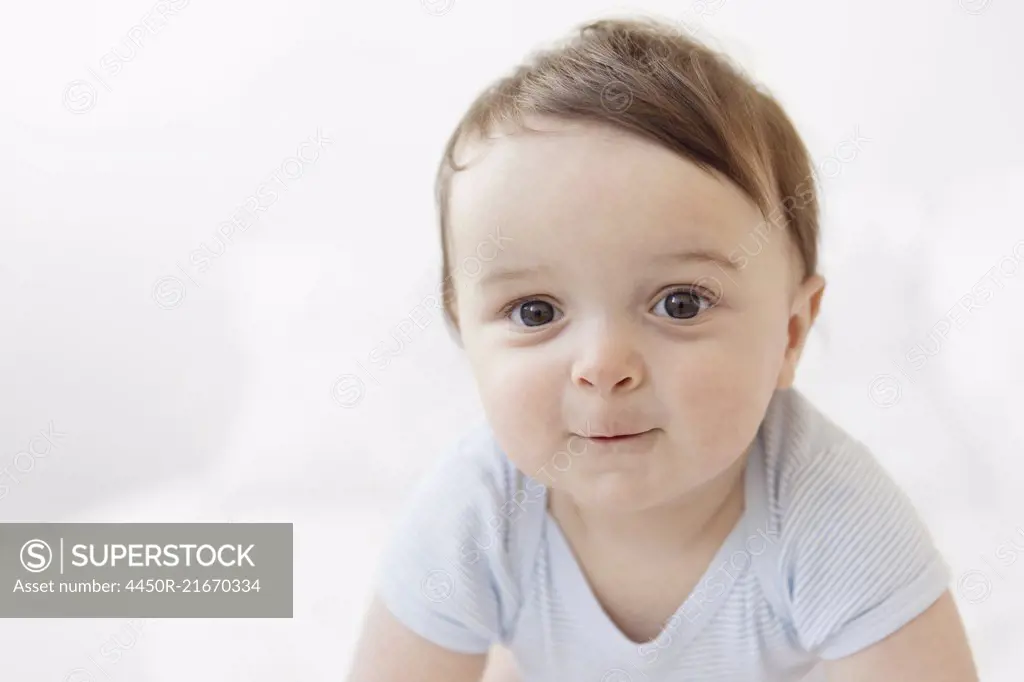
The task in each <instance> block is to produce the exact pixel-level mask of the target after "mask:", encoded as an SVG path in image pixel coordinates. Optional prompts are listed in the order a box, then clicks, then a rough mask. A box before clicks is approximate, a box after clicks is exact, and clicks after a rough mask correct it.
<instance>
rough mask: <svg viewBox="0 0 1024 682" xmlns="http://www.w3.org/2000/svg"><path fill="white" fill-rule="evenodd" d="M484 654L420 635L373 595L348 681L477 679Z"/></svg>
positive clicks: (462, 681)
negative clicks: (456, 649)
mask: <svg viewBox="0 0 1024 682" xmlns="http://www.w3.org/2000/svg"><path fill="white" fill-rule="evenodd" d="M487 658H488V657H487V655H486V654H460V653H455V652H453V651H449V650H448V649H444V648H442V647H439V646H437V645H436V644H433V643H431V642H429V641H427V640H425V639H423V638H422V637H420V636H419V635H417V634H416V633H414V632H412V631H411V630H409V629H408V628H406V627H405V626H404V625H402V624H401V623H400V622H399V621H398V620H397V619H396V618H395V617H394V616H392V615H391V612H390V611H388V609H387V607H385V606H384V604H383V603H382V602H381V601H380V600H376V599H375V600H374V601H373V603H372V604H371V606H370V610H369V612H368V613H367V615H366V620H365V623H364V626H363V633H362V636H361V638H360V641H359V644H358V646H357V647H356V652H355V658H354V661H353V665H352V671H351V673H350V675H349V677H348V680H347V682H479V680H480V679H481V675H482V674H483V671H484V666H485V665H486V663H487ZM488 682H491V680H490V678H488Z"/></svg>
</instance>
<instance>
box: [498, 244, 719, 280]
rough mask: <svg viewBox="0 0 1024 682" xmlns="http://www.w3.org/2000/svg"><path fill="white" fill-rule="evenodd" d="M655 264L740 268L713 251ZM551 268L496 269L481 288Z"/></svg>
mask: <svg viewBox="0 0 1024 682" xmlns="http://www.w3.org/2000/svg"><path fill="white" fill-rule="evenodd" d="M654 262H655V263H666V262H667V263H693V262H696V263H714V264H716V265H718V266H719V267H721V268H723V269H725V270H729V271H732V272H739V266H737V265H736V263H734V262H732V261H731V260H730V259H729V258H728V257H727V256H725V255H723V254H721V253H719V252H718V251H713V250H711V249H691V250H688V251H675V252H672V253H663V254H660V255H657V256H655V257H654ZM550 272H551V268H550V267H548V266H547V265H535V266H531V267H526V268H495V269H494V270H491V271H490V272H488V273H487V274H486V275H484V276H483V277H481V278H480V283H479V286H480V287H481V288H482V287H487V286H493V285H495V284H498V283H501V282H514V281H518V280H524V279H530V278H532V277H537V276H539V275H544V274H548V273H550Z"/></svg>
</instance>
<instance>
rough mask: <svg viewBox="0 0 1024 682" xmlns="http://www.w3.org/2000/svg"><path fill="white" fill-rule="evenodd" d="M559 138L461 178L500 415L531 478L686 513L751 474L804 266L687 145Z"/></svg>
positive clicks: (505, 143)
mask: <svg viewBox="0 0 1024 682" xmlns="http://www.w3.org/2000/svg"><path fill="white" fill-rule="evenodd" d="M544 125H545V128H546V129H547V130H557V131H558V132H557V133H547V134H545V135H537V134H533V133H527V134H516V135H512V136H506V137H502V138H499V139H497V140H494V141H491V142H488V143H487V144H486V145H478V146H475V147H473V148H471V153H472V158H473V163H472V165H471V166H470V168H469V169H468V170H466V171H464V172H462V173H458V174H456V176H455V179H454V184H453V191H452V197H451V204H450V211H451V213H450V215H451V234H450V240H451V241H450V245H451V246H450V248H451V251H450V254H451V264H452V268H453V271H454V273H455V291H456V306H457V313H458V317H459V326H460V332H461V336H462V343H463V347H464V348H465V350H466V353H467V356H468V358H469V361H470V364H471V367H472V371H473V374H474V376H475V379H476V382H477V386H478V388H479V391H480V395H481V399H482V402H483V406H484V409H485V411H486V414H487V416H488V419H489V421H490V424H491V426H492V428H493V429H494V432H495V434H496V436H497V438H498V441H499V444H500V445H501V446H502V448H503V450H504V451H505V452H506V453H507V454H508V456H509V458H510V459H511V460H512V461H513V462H514V463H515V464H516V465H517V467H518V468H519V469H520V470H522V471H523V472H524V473H526V474H527V475H530V476H534V477H536V478H537V480H538V481H540V482H542V483H544V484H547V485H551V486H553V487H555V488H558V489H562V490H564V491H566V492H568V493H569V494H570V495H571V496H572V497H573V498H575V499H576V501H577V502H578V503H580V504H587V505H600V506H603V507H609V508H611V507H615V508H621V509H639V508H644V507H649V506H653V505H656V504H660V503H665V502H669V501H672V500H674V499H677V498H679V497H680V496H682V495H685V494H687V492H689V491H691V490H693V489H694V488H696V487H698V486H700V485H702V484H704V483H707V482H709V481H710V480H711V479H713V478H714V477H716V476H718V475H720V474H721V473H722V472H723V471H724V470H725V469H727V468H728V467H729V466H730V465H731V464H733V463H735V462H736V460H737V458H738V457H740V456H741V455H742V454H743V453H744V451H745V450H746V448H747V446H748V445H749V444H750V442H751V440H752V439H753V437H754V436H755V434H756V432H757V428H758V426H759V424H760V421H761V419H762V418H763V416H764V413H765V410H766V408H767V405H768V402H769V400H770V398H771V396H772V393H773V392H774V390H775V389H776V388H777V387H785V386H787V385H788V383H789V377H790V376H791V371H792V363H793V362H795V360H794V359H792V358H791V357H790V355H791V354H787V347H788V346H789V345H790V334H789V329H790V315H791V308H792V306H793V303H794V300H795V299H794V295H795V294H797V292H798V289H799V286H798V283H799V277H798V276H797V274H796V273H797V272H798V266H797V264H796V256H795V255H792V253H791V251H790V248H791V247H790V245H789V244H790V242H789V237H788V236H787V235H786V234H785V232H784V231H783V228H782V227H780V226H774V227H773V228H772V229H771V230H768V229H767V228H766V227H765V226H764V225H763V217H762V216H761V214H760V212H759V211H758V210H757V208H756V207H755V205H754V204H753V202H751V201H750V200H749V199H748V198H747V197H746V196H745V195H744V194H743V193H742V192H741V191H740V190H739V189H738V188H736V187H734V186H733V185H731V184H729V183H727V182H725V181H722V180H718V179H715V178H714V177H712V176H710V175H708V174H706V173H704V172H702V171H701V170H700V169H698V168H697V167H696V166H694V165H693V164H691V163H689V162H688V161H686V160H684V159H682V158H681V157H679V156H677V155H675V154H673V153H672V152H670V151H669V150H667V149H664V148H662V147H660V146H658V145H656V144H654V143H650V142H646V141H644V140H641V139H638V138H634V137H632V136H628V135H626V134H624V133H621V132H617V131H614V130H611V129H607V128H604V127H597V126H595V125H589V124H572V125H571V126H570V125H569V124H564V123H555V122H550V121H549V122H546V123H545V124H544ZM755 228H757V230H758V233H760V235H759V234H757V233H755V232H754V230H755ZM496 245H497V246H496ZM478 247H479V248H478ZM743 247H745V250H744V248H743ZM495 252H496V253H495ZM753 254H757V255H753ZM730 255H731V256H732V261H730ZM733 262H735V263H736V265H734V264H733ZM739 265H742V267H739ZM481 268H482V269H481ZM787 370H788V371H787ZM633 433H642V434H643V435H639V436H635V437H632V438H627V439H618V440H615V441H600V440H594V439H591V438H587V437H588V436H613V435H619V434H633Z"/></svg>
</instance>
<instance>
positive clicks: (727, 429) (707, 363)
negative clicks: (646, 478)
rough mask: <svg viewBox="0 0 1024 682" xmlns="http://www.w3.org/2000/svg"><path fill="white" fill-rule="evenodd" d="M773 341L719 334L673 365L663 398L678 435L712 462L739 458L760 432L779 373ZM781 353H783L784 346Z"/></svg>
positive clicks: (667, 375)
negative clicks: (726, 337) (672, 417)
mask: <svg viewBox="0 0 1024 682" xmlns="http://www.w3.org/2000/svg"><path fill="white" fill-rule="evenodd" d="M772 345H777V344H774V341H769V340H766V339H765V338H763V337H762V338H760V339H758V338H757V337H756V336H754V335H738V336H735V337H730V338H729V339H723V338H722V337H718V338H716V339H714V340H713V341H710V340H709V341H708V342H707V343H706V344H703V343H702V344H700V345H693V346H692V347H690V348H688V349H686V352H685V353H682V354H680V358H679V360H678V361H677V362H673V363H670V365H671V367H672V369H671V371H670V372H668V373H667V374H666V375H665V377H664V378H666V379H669V381H670V385H669V386H666V387H662V390H661V391H660V392H662V393H663V394H664V397H663V400H664V402H665V403H666V404H667V405H671V410H672V414H673V415H674V416H675V422H676V424H677V429H678V431H677V433H678V434H679V437H681V438H684V439H685V440H686V441H687V442H688V443H689V445H690V447H691V448H692V450H691V451H693V452H699V453H702V457H703V458H706V460H707V461H708V463H709V464H712V463H713V462H716V461H718V460H719V459H723V461H724V460H727V459H728V458H730V457H734V456H736V455H737V454H739V453H740V452H741V451H742V450H743V448H745V447H746V446H747V445H748V444H749V442H750V440H751V439H752V438H753V437H754V435H755V434H756V431H757V428H758V426H759V425H760V422H761V418H762V417H763V415H764V411H765V409H766V407H767V405H768V401H769V400H770V398H771V395H772V393H773V392H774V389H775V382H776V378H777V376H778V368H779V361H778V359H777V358H776V357H775V355H776V350H775V349H774V348H771V347H770V346H772ZM777 353H778V355H779V357H781V353H782V347H781V346H780V347H779V349H778V351H777Z"/></svg>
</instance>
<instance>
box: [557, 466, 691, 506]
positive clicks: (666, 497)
mask: <svg viewBox="0 0 1024 682" xmlns="http://www.w3.org/2000/svg"><path fill="white" fill-rule="evenodd" d="M566 492H567V493H568V494H569V495H570V496H571V497H572V498H573V500H574V501H575V502H576V504H579V505H581V506H585V507H591V508H593V509H602V510H607V511H616V512H623V513H626V512H638V511H643V510H645V509H651V508H652V507H657V506H658V505H660V504H664V503H666V502H668V501H670V500H671V499H673V498H675V497H678V496H680V495H685V494H686V492H685V491H667V490H665V489H664V488H663V487H662V486H656V485H652V484H651V482H650V481H642V480H637V479H635V478H631V477H627V476H623V475H621V474H615V473H603V474H599V475H597V476H595V477H594V478H593V479H592V480H586V481H578V482H576V485H574V486H572V489H570V490H567V491H566Z"/></svg>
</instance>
